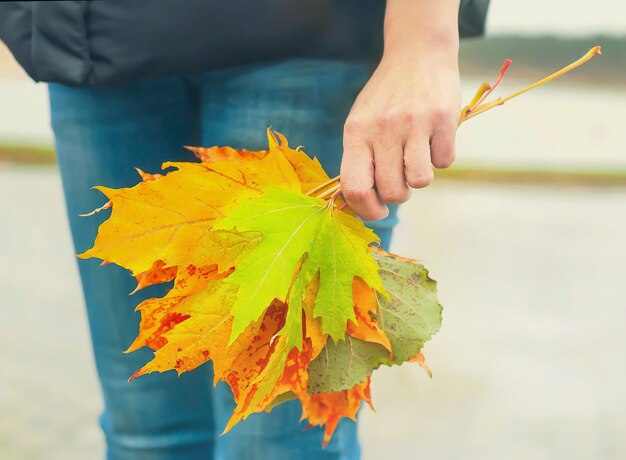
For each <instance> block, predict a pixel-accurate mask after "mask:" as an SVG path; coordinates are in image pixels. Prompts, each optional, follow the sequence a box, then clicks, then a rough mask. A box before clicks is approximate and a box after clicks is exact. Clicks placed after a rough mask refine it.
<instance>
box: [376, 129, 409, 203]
mask: <svg viewBox="0 0 626 460" xmlns="http://www.w3.org/2000/svg"><path fill="white" fill-rule="evenodd" d="M388 128H389V129H386V130H382V131H381V132H380V134H379V135H378V136H377V137H376V140H375V141H374V165H375V167H374V177H375V180H376V192H377V193H378V196H379V197H380V199H381V200H382V201H383V202H385V203H393V204H400V203H404V202H405V201H407V200H408V199H409V197H410V196H411V190H410V189H409V187H408V186H407V181H406V178H405V175H404V158H403V157H404V155H403V143H404V142H403V141H404V139H403V137H404V136H402V135H399V133H398V132H397V131H393V130H392V128H391V127H388Z"/></svg>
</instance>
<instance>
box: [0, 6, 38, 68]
mask: <svg viewBox="0 0 626 460" xmlns="http://www.w3.org/2000/svg"><path fill="white" fill-rule="evenodd" d="M31 21H32V2H0V40H2V41H3V42H4V43H5V44H6V45H7V47H8V48H9V50H11V53H13V56H14V57H15V60H16V61H17V62H19V64H20V65H21V66H22V67H23V68H24V70H25V71H26V73H28V75H30V77H31V78H33V79H36V78H35V72H34V68H33V61H32V56H31V52H30V39H31V33H32V31H31Z"/></svg>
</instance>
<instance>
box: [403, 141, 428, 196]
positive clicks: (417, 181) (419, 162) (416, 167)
mask: <svg viewBox="0 0 626 460" xmlns="http://www.w3.org/2000/svg"><path fill="white" fill-rule="evenodd" d="M428 138H429V136H428V131H426V130H422V129H414V130H413V131H412V132H411V133H410V134H409V136H408V138H407V140H406V142H405V144H404V171H405V175H406V182H407V184H408V185H409V186H410V187H412V188H424V187H427V186H429V185H430V184H431V183H432V181H433V178H434V175H433V169H432V167H431V165H430V145H429V139H428Z"/></svg>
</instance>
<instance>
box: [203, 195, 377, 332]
mask: <svg viewBox="0 0 626 460" xmlns="http://www.w3.org/2000/svg"><path fill="white" fill-rule="evenodd" d="M214 228H215V229H222V230H228V229H232V230H233V231H235V230H236V231H238V232H259V233H261V234H263V238H262V239H261V240H260V241H259V243H258V244H257V245H256V246H255V247H254V249H252V250H251V252H250V253H249V254H248V255H247V256H246V257H245V258H244V259H243V260H242V261H241V262H240V263H239V265H238V266H237V268H236V270H235V272H234V273H233V274H232V275H231V276H230V277H229V278H228V281H227V282H228V283H231V284H233V285H236V286H238V290H237V299H236V301H235V303H234V304H233V306H232V310H231V311H232V314H233V317H234V318H235V319H234V323H233V331H232V336H231V341H233V340H234V339H235V338H236V337H237V336H238V335H239V334H240V333H241V332H242V331H243V330H244V329H245V327H246V326H247V325H248V324H250V323H251V322H252V321H255V320H256V319H258V318H259V317H260V316H261V315H262V314H263V311H264V310H265V308H266V307H267V305H268V304H269V303H270V302H271V301H272V300H273V299H275V298H276V299H280V300H283V301H285V300H286V296H287V292H288V290H289V288H290V286H291V283H292V278H293V275H294V273H295V271H296V269H297V267H298V266H299V264H300V263H301V270H300V273H299V274H298V275H297V278H300V277H303V276H304V277H305V282H304V285H308V284H309V283H310V282H311V281H312V280H313V277H314V276H315V274H316V272H317V271H319V274H320V275H319V276H320V285H319V290H318V293H317V298H316V301H315V309H314V314H315V316H316V317H321V318H322V330H323V332H324V333H325V334H329V335H330V336H331V337H333V339H335V340H340V339H342V338H343V336H344V334H345V330H346V322H347V320H348V319H351V320H354V319H355V315H354V310H353V301H352V283H353V280H354V277H355V276H359V277H360V278H361V279H363V280H364V281H365V282H366V283H367V284H368V285H370V286H371V287H373V288H374V289H376V290H378V291H380V292H382V290H383V289H382V285H381V282H380V278H379V276H378V266H377V264H376V262H375V261H374V259H373V257H372V256H371V254H370V253H369V251H368V246H369V244H371V243H372V242H378V238H377V237H376V235H375V234H374V233H373V232H372V231H371V230H370V229H368V228H367V227H365V225H364V224H363V223H362V222H361V221H359V220H357V219H355V218H354V217H351V216H349V215H347V214H345V213H342V212H340V211H337V210H336V209H334V208H333V207H332V206H328V203H326V202H325V201H324V200H321V199H318V198H313V197H309V196H306V195H303V194H301V193H297V192H294V191H291V190H287V189H279V188H276V187H265V188H264V189H263V196H262V197H260V198H255V199H249V200H247V201H244V202H242V203H241V205H240V206H239V207H238V208H237V209H235V210H233V211H232V212H231V213H229V215H228V216H227V217H225V218H224V219H221V220H220V221H218V222H217V223H216V224H215V226H214ZM304 254H307V255H308V257H307V258H306V259H305V260H302V259H303V255H304ZM297 278H296V279H297Z"/></svg>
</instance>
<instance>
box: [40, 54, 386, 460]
mask: <svg viewBox="0 0 626 460" xmlns="http://www.w3.org/2000/svg"><path fill="white" fill-rule="evenodd" d="M368 73H369V72H368V68H367V67H366V66H365V65H362V64H357V63H341V62H331V61H319V60H289V61H281V62H273V63H265V64H262V65H253V66H245V67H237V68H231V69H225V70H220V71H215V72H209V73H205V74H200V75H189V76H181V77H175V78H166V79H161V80H153V81H140V82H134V83H130V84H126V85H124V86H118V87H115V88H107V89H90V88H70V87H66V86H62V85H56V84H51V85H50V87H49V90H50V104H51V113H52V126H53V129H54V134H55V137H56V148H57V155H58V162H59V166H60V169H61V175H62V179H63V187H64V192H65V197H66V202H67V210H68V214H69V220H70V226H71V230H72V234H73V238H74V244H75V247H76V250H77V251H79V252H82V251H84V250H85V249H87V248H89V247H91V245H92V243H93V240H94V237H95V235H96V232H97V228H98V225H99V224H100V223H101V222H102V221H103V220H104V219H105V218H106V215H105V214H106V213H104V212H103V213H100V214H97V215H96V216H93V217H89V218H79V217H78V214H80V213H84V212H88V211H91V210H92V209H95V208H96V207H98V206H101V205H102V204H103V203H104V201H105V199H104V196H102V195H101V194H100V193H98V192H97V191H94V190H90V187H91V186H93V185H106V186H109V187H128V186H132V185H134V184H135V183H137V181H138V180H139V177H138V176H137V174H136V172H135V171H134V169H133V167H135V166H137V167H139V168H141V169H143V170H145V171H148V172H158V171H159V170H160V166H161V163H162V162H164V161H166V160H175V161H185V160H190V161H193V160H194V158H193V156H192V155H191V154H190V152H188V151H186V150H185V149H183V148H182V146H183V145H204V146H210V145H230V146H233V147H245V148H248V149H263V148H265V147H266V135H265V128H266V127H268V126H271V127H272V128H274V129H276V130H278V131H280V132H282V133H284V134H285V135H286V136H287V137H288V138H289V139H290V141H291V142H292V143H293V144H294V145H303V146H304V147H305V151H307V152H309V153H310V154H315V155H316V156H318V157H319V158H320V160H321V162H322V164H323V165H324V166H325V168H326V169H327V171H328V172H329V174H331V176H332V175H335V174H337V173H338V171H339V163H340V158H341V151H342V126H343V122H344V120H345V118H346V116H347V114H348V111H349V109H350V106H351V104H352V102H353V100H354V98H355V96H356V94H357V93H358V91H359V90H360V88H361V87H362V85H363V84H364V82H365V81H366V79H367V76H368ZM395 211H396V210H395V209H393V212H392V214H391V217H389V218H388V219H386V220H384V221H381V222H377V223H374V224H373V225H372V226H373V227H374V228H375V230H376V231H377V233H378V234H379V236H381V237H382V239H383V245H384V246H387V245H388V244H389V240H390V238H391V230H392V227H393V225H394V224H395V222H396V217H395ZM78 264H79V269H80V275H81V279H82V284H83V290H84V295H85V301H86V305H87V311H88V318H89V323H90V329H91V337H92V341H93V350H94V355H95V361H96V365H97V369H98V375H99V378H100V383H101V387H102V392H103V395H104V407H105V409H104V413H103V414H102V417H101V424H102V428H103V430H104V433H105V435H106V441H107V446H108V448H107V458H109V459H113V460H129V459H132V460H144V459H145V460H153V459H173V460H174V459H175V460H180V459H185V460H187V459H188V460H195V459H202V460H212V459H215V460H226V459H232V460H247V459H254V460H263V459H272V460H325V459H328V460H331V459H333V460H355V459H358V458H359V454H360V448H359V444H358V440H357V428H356V423H354V422H352V421H350V420H344V421H342V422H341V423H340V425H339V427H338V428H337V430H336V432H335V434H334V436H333V438H332V440H331V442H330V443H329V444H328V446H327V447H326V448H324V449H322V447H321V446H322V435H323V432H322V430H321V429H319V428H313V429H309V430H304V427H305V424H304V423H302V422H300V415H301V409H300V407H299V403H298V402H294V401H292V402H288V403H285V404H282V405H280V406H278V407H277V408H275V409H274V410H273V411H272V412H271V413H270V414H265V413H263V414H255V415H253V416H251V417H250V418H249V419H248V420H246V421H245V422H243V423H240V424H239V425H238V426H236V427H235V428H234V429H233V430H232V431H231V432H230V433H228V434H227V435H224V436H220V433H221V432H222V430H223V428H224V426H225V424H226V421H227V420H228V418H229V417H230V414H231V412H232V410H233V407H234V405H233V400H232V395H231V393H230V390H229V388H228V387H227V386H226V385H225V384H218V386H217V387H216V388H214V387H213V385H212V371H211V366H210V365H208V364H207V365H203V366H201V367H200V368H198V369H196V370H195V371H193V372H188V373H186V374H183V375H182V376H181V377H180V378H179V377H177V375H176V373H175V372H166V373H164V374H151V375H147V376H144V377H141V378H138V379H136V380H134V381H133V382H131V383H128V382H127V379H128V377H129V376H130V375H131V374H132V373H133V372H134V371H135V370H136V369H138V368H139V367H141V366H142V365H143V364H144V363H146V362H147V361H149V360H150V359H151V355H152V352H151V351H150V350H148V349H142V350H139V351H136V352H134V353H131V354H129V355H125V354H123V353H122V351H123V350H125V349H126V348H127V347H128V346H129V345H130V343H131V342H132V341H133V338H134V337H135V336H136V334H137V331H138V324H139V314H138V313H136V312H135V311H134V307H135V305H137V304H138V303H139V302H141V301H142V300H144V299H146V298H149V297H155V296H162V295H164V294H165V291H166V289H167V288H168V287H169V286H152V287H150V288H147V289H144V290H143V291H140V292H139V293H137V294H135V295H133V296H130V297H129V296H128V293H129V292H130V291H132V290H133V287H134V280H133V278H132V277H131V276H130V275H129V273H128V272H127V271H125V270H123V269H121V268H120V267H117V266H115V265H112V264H111V265H106V266H104V267H101V266H99V261H97V260H80V261H78Z"/></svg>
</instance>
